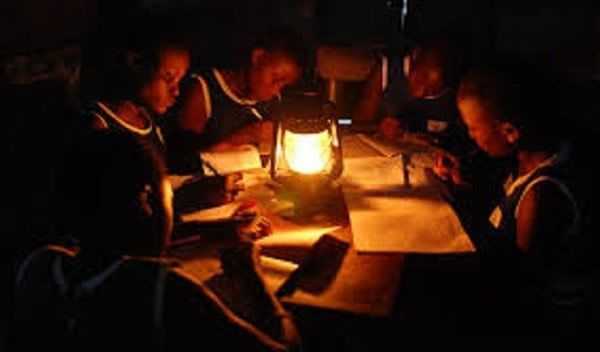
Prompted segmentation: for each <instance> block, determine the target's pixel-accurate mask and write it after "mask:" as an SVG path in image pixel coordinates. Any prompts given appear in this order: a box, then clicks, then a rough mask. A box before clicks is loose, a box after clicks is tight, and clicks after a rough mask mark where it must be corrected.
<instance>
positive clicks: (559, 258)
mask: <svg viewBox="0 0 600 352" xmlns="http://www.w3.org/2000/svg"><path fill="white" fill-rule="evenodd" d="M569 149H570V146H569V145H567V144H563V145H562V146H561V149H560V151H559V153H557V154H555V155H554V156H552V157H550V158H549V159H547V160H546V161H544V162H542V163H541V164H540V165H538V166H537V167H536V168H535V169H534V170H532V171H530V172H529V173H527V174H526V175H522V176H520V177H518V178H517V179H515V180H513V181H510V180H509V182H507V184H506V185H505V192H506V197H505V198H504V200H503V201H502V202H501V203H500V204H499V205H498V206H497V207H496V208H495V209H494V211H493V212H492V214H491V215H490V218H489V220H490V223H491V224H492V226H493V227H494V228H495V229H496V230H498V231H497V232H496V233H494V234H492V236H505V239H506V240H508V241H510V242H512V243H516V240H517V239H516V232H517V214H518V212H519V207H520V204H521V201H522V199H523V197H524V196H525V195H526V194H527V192H529V191H530V190H531V188H532V187H534V186H535V185H536V184H539V183H551V184H552V185H554V186H555V187H557V188H558V190H559V191H560V192H561V193H563V194H564V195H565V198H566V199H567V201H566V202H567V205H568V207H569V208H570V209H571V213H572V214H573V221H572V223H571V224H570V226H567V228H566V229H565V230H564V231H562V232H560V233H557V234H555V235H556V237H554V238H552V237H547V238H544V239H543V240H542V241H543V242H544V243H545V244H544V245H543V246H539V248H535V249H534V248H532V250H531V252H530V253H528V254H527V255H524V256H522V258H521V260H522V262H520V263H519V264H518V265H519V268H518V270H520V272H521V273H522V276H523V277H522V278H521V279H520V280H521V283H522V285H523V286H522V288H523V289H524V290H529V292H530V293H533V294H534V295H535V296H536V297H538V298H540V299H542V300H543V302H546V303H547V304H550V305H554V306H560V307H563V308H564V307H571V308H574V307H576V306H577V305H579V304H581V300H582V299H583V297H582V296H583V294H584V290H585V287H584V285H585V282H584V281H585V279H583V278H582V277H581V276H579V275H577V273H574V272H573V271H572V270H571V268H572V267H575V266H577V265H576V263H574V262H573V261H577V260H580V259H581V258H574V257H573V256H572V255H571V254H570V252H571V251H572V249H573V247H574V246H575V243H576V242H577V241H579V237H580V236H582V233H581V232H582V219H581V210H580V206H579V204H578V201H577V199H576V197H575V195H574V192H573V191H572V187H571V186H570V183H569V178H570V177H569V172H568V171H569V170H568V159H569ZM547 235H552V234H547ZM574 264H575V265H574ZM526 294H527V293H526Z"/></svg>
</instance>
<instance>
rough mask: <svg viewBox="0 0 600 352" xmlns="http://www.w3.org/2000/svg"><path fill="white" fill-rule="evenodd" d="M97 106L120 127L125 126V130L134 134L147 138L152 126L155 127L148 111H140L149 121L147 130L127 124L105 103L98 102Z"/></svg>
mask: <svg viewBox="0 0 600 352" xmlns="http://www.w3.org/2000/svg"><path fill="white" fill-rule="evenodd" d="M96 104H97V105H98V107H99V108H100V109H101V110H102V111H104V112H105V113H106V114H107V115H108V116H109V117H110V118H112V119H113V120H115V122H117V123H118V124H119V125H121V126H123V128H125V129H127V130H129V131H131V132H133V133H136V134H139V135H142V136H145V135H147V134H149V133H150V132H151V131H152V126H153V123H152V119H151V118H150V116H148V113H146V111H145V110H144V109H140V111H142V112H143V116H144V118H145V119H146V120H147V121H148V127H146V128H138V127H135V126H133V125H131V124H129V123H127V122H125V121H124V120H123V119H121V118H120V117H119V116H118V115H117V114H116V113H115V112H114V111H112V110H111V109H110V108H109V107H108V106H107V105H106V104H104V103H102V102H100V101H97V102H96Z"/></svg>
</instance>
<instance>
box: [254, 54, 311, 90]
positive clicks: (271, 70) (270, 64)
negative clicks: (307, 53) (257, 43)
mask: <svg viewBox="0 0 600 352" xmlns="http://www.w3.org/2000/svg"><path fill="white" fill-rule="evenodd" d="M300 72H301V68H300V67H299V66H298V64H297V63H296V62H295V61H294V60H292V59H291V58H290V57H289V56H287V55H285V54H283V53H279V52H268V51H265V50H262V49H255V50H254V51H253V52H252V65H251V67H250V70H249V72H248V80H249V82H248V83H249V97H248V98H250V99H252V100H257V101H268V100H271V99H273V98H275V97H276V96H278V95H280V94H281V91H282V90H283V88H285V87H286V86H288V85H290V84H292V83H294V82H296V81H297V80H298V78H299V77H300Z"/></svg>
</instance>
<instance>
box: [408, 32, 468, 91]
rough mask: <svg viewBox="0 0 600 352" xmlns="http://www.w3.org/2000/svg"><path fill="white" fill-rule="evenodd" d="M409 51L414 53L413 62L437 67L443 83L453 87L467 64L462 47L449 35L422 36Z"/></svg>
mask: <svg viewBox="0 0 600 352" xmlns="http://www.w3.org/2000/svg"><path fill="white" fill-rule="evenodd" d="M411 53H416V55H415V58H414V62H413V64H418V63H425V62H426V63H428V64H433V65H435V66H436V67H439V68H440V69H441V71H442V74H443V80H444V83H445V84H446V85H448V86H451V87H454V88H455V87H456V86H458V83H459V81H460V77H461V75H462V74H463V73H464V70H465V68H466V66H467V60H466V53H465V49H464V47H463V46H462V45H461V43H459V41H458V40H456V39H454V38H451V37H449V36H448V37H447V36H442V35H436V36H433V35H432V36H430V37H427V38H424V39H423V40H422V41H421V42H419V43H418V44H417V45H416V46H415V47H414V48H413V49H412V50H411Z"/></svg>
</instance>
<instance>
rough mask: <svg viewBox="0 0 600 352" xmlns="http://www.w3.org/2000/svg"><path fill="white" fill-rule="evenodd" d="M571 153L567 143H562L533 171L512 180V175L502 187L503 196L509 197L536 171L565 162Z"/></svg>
mask: <svg viewBox="0 0 600 352" xmlns="http://www.w3.org/2000/svg"><path fill="white" fill-rule="evenodd" d="M570 153H571V145H570V144H569V143H567V142H563V143H561V144H560V148H559V150H558V152H557V153H555V154H553V155H551V156H550V157H548V158H547V159H545V160H544V161H542V162H541V163H539V164H538V165H537V166H536V167H535V168H533V170H531V171H529V172H528V173H526V174H525V175H521V176H519V177H517V178H516V179H514V180H513V178H514V177H513V175H511V176H510V177H509V178H508V180H507V182H506V183H505V185H504V190H505V194H506V195H507V196H509V195H511V194H512V193H513V192H514V191H515V189H516V188H517V187H519V186H521V185H522V184H523V183H524V182H525V181H527V180H528V179H529V177H530V176H531V175H533V174H534V173H535V172H536V171H538V170H539V169H541V168H543V167H547V166H554V165H558V164H561V163H563V162H565V161H566V160H567V159H568V158H569V155H570Z"/></svg>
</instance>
